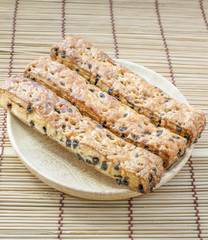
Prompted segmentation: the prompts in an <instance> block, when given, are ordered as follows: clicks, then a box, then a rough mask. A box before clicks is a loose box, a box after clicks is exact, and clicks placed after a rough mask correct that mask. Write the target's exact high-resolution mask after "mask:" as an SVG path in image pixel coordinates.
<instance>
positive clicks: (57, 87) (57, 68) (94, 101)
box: [25, 58, 186, 168]
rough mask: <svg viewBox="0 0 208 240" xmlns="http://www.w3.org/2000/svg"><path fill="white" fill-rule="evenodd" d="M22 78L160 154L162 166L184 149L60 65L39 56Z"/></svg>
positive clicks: (162, 130) (173, 136) (180, 140)
mask: <svg viewBox="0 0 208 240" xmlns="http://www.w3.org/2000/svg"><path fill="white" fill-rule="evenodd" d="M25 77H28V78H30V79H33V80H36V81H38V82H39V83H40V84H43V85H45V86H46V87H48V88H50V89H51V90H52V91H53V92H55V93H56V94H57V95H59V96H60V97H63V98H65V99H66V100H68V101H70V102H71V103H72V104H74V105H76V107H77V108H78V109H79V110H80V111H81V113H82V114H84V115H87V116H89V117H91V118H93V119H94V120H96V121H98V122H99V123H100V124H102V125H103V126H104V127H107V128H109V129H110V130H111V131H112V132H113V133H115V134H116V135H118V136H119V137H121V138H123V139H125V140H127V141H129V142H131V143H133V144H135V145H136V146H139V147H142V148H145V149H147V150H149V151H151V152H153V153H155V154H157V155H159V156H160V157H161V158H162V159H163V161H164V163H163V166H164V167H165V168H168V167H170V166H171V165H172V164H173V163H175V162H176V161H177V160H178V159H179V157H180V156H182V155H183V154H184V152H185V150H186V140H185V138H182V137H180V136H178V135H176V134H174V133H172V132H170V131H169V130H168V129H165V128H156V127H155V126H154V125H153V124H152V123H151V122H150V120H149V118H147V117H145V116H143V115H140V114H138V113H136V112H135V111H134V110H132V109H131V108H129V107H128V106H126V105H124V104H122V103H121V102H119V101H118V100H116V99H115V98H114V97H112V96H110V95H108V94H107V93H105V92H102V91H101V90H100V89H99V88H98V87H96V86H93V85H91V84H87V81H86V79H85V78H83V77H81V76H80V75H79V74H78V73H76V72H75V71H72V70H70V69H69V68H67V67H66V66H64V65H63V64H59V63H56V62H53V61H51V60H47V59H45V58H40V59H37V60H34V61H32V62H31V63H29V64H28V65H27V67H26V69H25Z"/></svg>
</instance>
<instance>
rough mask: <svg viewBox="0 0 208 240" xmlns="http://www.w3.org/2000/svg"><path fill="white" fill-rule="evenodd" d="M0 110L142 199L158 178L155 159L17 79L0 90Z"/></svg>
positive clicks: (159, 162)
mask: <svg viewBox="0 0 208 240" xmlns="http://www.w3.org/2000/svg"><path fill="white" fill-rule="evenodd" d="M0 104H1V106H2V107H4V108H5V109H7V110H8V111H10V112H11V113H12V114H14V115H15V116H16V117H18V118H19V119H20V120H22V121H23V122H25V123H26V124H27V125H29V126H30V127H32V128H33V129H35V130H37V131H39V132H40V133H42V134H44V135H47V136H49V137H50V138H52V139H54V140H55V141H56V142H58V143H59V144H61V145H62V146H64V147H65V148H66V149H67V150H69V151H71V152H73V153H75V154H77V156H78V158H79V159H80V160H84V161H85V162H86V163H87V164H89V165H90V166H92V167H94V168H95V169H97V170H98V171H100V172H102V173H103V174H105V175H107V176H109V177H112V178H114V179H116V181H117V183H118V184H123V185H125V186H127V185H128V187H129V188H130V189H132V190H136V191H139V192H142V193H147V192H149V191H152V188H153V187H154V186H155V185H156V183H157V182H158V181H159V180H160V178H161V176H162V173H163V171H164V169H163V166H162V159H161V158H160V157H158V156H156V155H154V154H152V153H150V152H148V151H145V150H144V149H142V148H138V147H135V146H134V145H132V144H130V143H127V142H125V141H124V140H122V139H120V138H118V137H116V136H115V135H114V134H112V133H111V132H110V131H108V130H107V129H104V128H103V127H102V126H101V125H98V124H97V123H96V122H95V121H93V120H92V119H90V118H88V117H84V116H82V115H81V113H80V112H79V111H78V109H77V108H76V107H74V106H73V105H72V104H70V103H69V102H68V101H66V100H64V99H62V98H60V97H58V96H57V95H56V94H55V93H54V92H52V91H51V90H49V89H48V88H46V87H45V86H43V85H40V84H39V83H37V82H35V81H32V80H29V79H27V78H24V77H23V76H22V75H17V76H14V77H11V78H9V79H8V80H7V81H6V82H5V83H4V85H3V86H2V87H1V88H0ZM109 136H110V137H109Z"/></svg>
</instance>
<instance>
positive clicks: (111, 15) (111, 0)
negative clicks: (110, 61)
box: [109, 0, 119, 58]
mask: <svg viewBox="0 0 208 240" xmlns="http://www.w3.org/2000/svg"><path fill="white" fill-rule="evenodd" d="M109 5H110V18H111V27H112V34H113V41H114V46H115V57H116V58H119V51H118V41H117V37H116V29H115V21H114V14H113V0H109Z"/></svg>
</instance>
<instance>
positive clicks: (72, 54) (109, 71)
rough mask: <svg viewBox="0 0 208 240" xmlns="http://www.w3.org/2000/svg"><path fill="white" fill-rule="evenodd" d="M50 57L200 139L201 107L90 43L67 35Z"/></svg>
mask: <svg viewBox="0 0 208 240" xmlns="http://www.w3.org/2000/svg"><path fill="white" fill-rule="evenodd" d="M51 59H52V60H56V61H58V62H59V63H63V64H65V65H66V66H67V67H69V68H71V69H73V70H76V71H79V74H80V75H82V76H83V77H85V78H86V79H87V80H88V81H89V82H90V83H91V84H95V85H97V86H98V87H99V88H100V89H101V90H102V91H105V92H108V93H109V94H111V95H113V96H114V97H116V98H117V99H118V100H120V101H121V102H123V103H124V104H126V105H128V106H130V107H131V108H133V109H134V110H135V111H137V112H138V113H140V114H143V115H145V116H146V117H148V118H150V120H151V122H153V123H154V124H156V125H158V126H162V127H165V128H169V129H170V130H171V131H172V132H174V133H177V134H179V135H181V136H183V137H185V138H186V139H187V141H188V144H192V143H193V142H194V141H195V142H196V141H197V138H199V137H200V135H201V132H202V131H203V129H204V127H205V124H206V119H205V114H204V113H203V112H202V111H201V110H197V109H195V108H193V107H190V106H187V105H186V104H184V103H181V102H179V101H177V100H175V99H173V98H172V97H170V96H169V95H167V94H166V93H165V92H163V91H162V90H161V89H159V88H157V87H155V86H153V85H151V84H149V83H148V82H147V81H145V80H144V79H142V78H141V77H140V76H138V75H137V74H135V73H133V72H131V71H130V70H128V69H127V68H126V67H124V66H122V65H121V64H119V63H117V62H115V61H114V60H113V59H111V58H110V57H109V56H108V55H106V54H105V53H104V52H102V51H101V50H99V49H97V48H95V47H94V46H92V44H90V43H89V42H87V41H85V40H83V39H80V38H78V37H75V36H73V35H69V36H67V37H66V38H65V39H64V40H61V41H60V42H58V43H57V44H55V45H53V46H52V49H51Z"/></svg>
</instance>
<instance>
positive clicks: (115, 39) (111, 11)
mask: <svg viewBox="0 0 208 240" xmlns="http://www.w3.org/2000/svg"><path fill="white" fill-rule="evenodd" d="M109 6H110V18H111V27H112V34H113V41H114V48H115V57H116V58H117V59H118V58H119V50H118V41H117V37H116V30H115V21H114V14H113V0H109ZM128 205H129V206H128V211H129V213H128V217H129V220H128V225H129V227H128V230H129V238H130V239H131V240H134V238H133V209H132V208H133V205H132V198H130V199H129V200H128Z"/></svg>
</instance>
